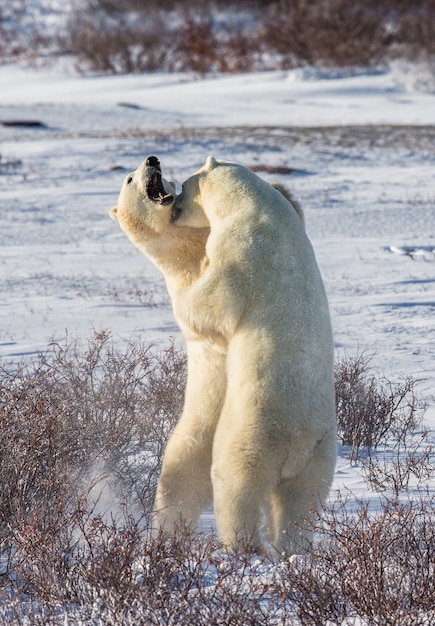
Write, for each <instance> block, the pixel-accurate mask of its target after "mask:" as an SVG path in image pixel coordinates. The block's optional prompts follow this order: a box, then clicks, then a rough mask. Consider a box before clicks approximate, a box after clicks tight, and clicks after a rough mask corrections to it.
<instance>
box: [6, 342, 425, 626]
mask: <svg viewBox="0 0 435 626" xmlns="http://www.w3.org/2000/svg"><path fill="white" fill-rule="evenodd" d="M369 362H370V361H369V359H367V358H364V357H363V356H361V355H360V356H357V357H356V358H355V359H349V358H348V359H346V360H345V361H343V362H341V363H338V364H337V369H336V385H337V390H338V394H339V418H341V420H342V422H341V427H340V437H341V440H342V441H343V443H344V442H346V445H349V446H351V447H352V446H356V449H357V450H358V459H359V458H361V459H362V460H363V461H364V463H368V464H369V465H368V469H367V465H366V466H364V465H363V469H364V467H366V469H365V470H364V473H365V475H366V476H367V479H368V487H369V488H370V487H372V488H374V489H375V491H373V492H372V494H373V497H375V498H376V502H375V506H372V505H371V502H370V499H367V500H364V501H357V500H355V497H352V494H349V495H348V497H346V498H343V496H342V495H341V494H340V493H337V494H335V497H332V498H331V499H330V504H329V505H328V506H327V507H326V509H325V511H324V515H323V516H322V519H321V520H319V521H318V524H317V528H316V536H317V541H316V544H315V549H314V551H313V553H312V554H311V555H310V556H309V557H297V558H295V559H290V560H289V559H281V558H280V557H279V558H275V556H274V555H272V557H266V556H261V557H260V556H255V557H253V556H249V555H247V554H243V553H228V552H226V551H225V550H224V549H223V548H222V547H221V546H219V544H218V543H217V541H216V538H215V537H214V536H213V535H212V534H204V533H194V534H192V535H189V534H186V533H185V532H183V529H180V533H179V535H178V536H177V537H174V538H171V540H168V539H167V538H165V537H163V536H159V537H153V538H152V537H151V536H150V532H149V523H148V522H149V514H150V509H151V504H152V501H153V498H154V492H155V486H156V480H157V476H158V473H159V470H160V466H161V460H162V454H163V451H164V448H165V445H166V441H167V438H168V436H169V433H170V431H171V429H172V427H173V425H174V423H175V421H176V419H177V418H178V415H179V414H180V410H181V407H182V402H183V389H184V384H185V375H186V372H185V365H186V363H185V357H184V354H183V353H182V352H180V351H177V350H176V349H175V347H174V346H173V345H170V346H169V347H168V349H167V350H163V351H158V350H156V349H153V348H151V347H150V346H146V345H141V344H139V345H129V346H128V347H127V348H126V349H125V350H124V351H121V350H118V349H116V348H115V346H114V344H113V341H112V338H111V336H110V334H109V333H107V332H100V333H95V334H94V336H93V337H92V338H91V339H90V340H89V342H87V344H85V345H81V344H80V343H79V342H78V341H77V340H71V339H70V338H66V340H65V342H64V343H62V344H53V345H51V346H49V348H48V350H47V352H45V353H43V354H40V355H39V356H38V358H35V359H32V360H28V361H23V362H21V363H20V364H18V365H14V366H12V365H11V366H5V365H3V366H2V368H1V369H0V421H1V428H0V624H28V623H32V624H44V625H47V626H50V625H55V624H56V625H57V624H65V623H67V622H68V624H70V625H77V626H79V625H80V626H83V625H85V624H124V625H126V626H128V625H130V624H135V626H137V625H141V624H143V625H147V626H148V625H153V624H155V625H161V624H167V625H172V624H179V623H183V624H186V625H190V624H192V625H193V624H195V626H196V625H198V626H201V625H204V626H205V625H207V626H215V625H216V626H223V625H224V624H225V625H227V624H231V625H234V626H238V625H240V626H242V625H243V626H246V625H247V624H248V625H249V624H259V623H261V624H265V625H266V626H268V625H270V626H272V625H284V624H303V625H304V626H310V625H313V626H314V625H317V624H326V623H331V624H339V623H342V622H343V621H344V620H352V619H357V618H359V619H361V620H362V623H367V624H373V625H376V624H379V625H381V624H382V625H384V624H385V625H387V626H399V625H400V626H408V625H409V626H411V625H412V626H420V625H421V626H427V624H429V623H431V622H432V621H433V620H434V619H435V613H434V606H435V582H434V581H435V577H434V574H435V571H434V569H435V524H434V521H435V520H434V510H435V508H434V500H433V494H431V493H430V491H429V490H427V491H426V490H425V487H426V486H427V485H428V480H429V478H430V476H431V472H430V471H429V469H430V468H431V467H432V465H433V463H432V464H431V461H432V460H433V449H432V448H431V447H430V446H429V445H427V446H426V447H423V448H421V447H420V448H419V450H420V452H419V453H418V455H417V456H418V459H417V460H416V454H417V449H416V448H415V446H414V444H413V443H412V441H414V440H412V439H411V443H410V439H409V437H414V436H417V437H420V438H421V437H422V436H423V434H422V433H424V431H423V430H420V431H418V433H415V432H414V428H415V427H416V426H420V425H421V414H420V413H419V412H416V407H417V406H419V403H418V401H417V400H416V398H415V393H414V389H413V384H412V382H411V381H410V380H407V381H406V382H405V383H404V384H403V385H398V386H397V387H394V388H392V387H391V385H389V384H388V385H387V386H385V385H386V383H385V381H384V380H383V379H382V378H377V377H375V376H373V375H372V374H371V373H370V370H369ZM386 389H388V394H387V393H386ZM340 390H341V391H340ZM343 390H344V392H343ZM399 390H400V392H399ZM340 394H341V395H340ZM353 394H354V397H353ZM405 398H406V402H405V400H404V399H405ZM410 399H411V400H410ZM387 400H388V401H387ZM399 400H400V401H399ZM343 402H345V404H346V403H347V404H349V403H350V404H351V405H352V407H353V409H352V411H353V412H355V410H356V407H357V406H358V405H360V406H361V410H360V411H359V412H357V415H358V420H357V422H354V421H352V419H353V418H352V419H351V416H352V415H353V413H352V412H351V413H349V412H346V411H344V409H343ZM385 405H386V406H387V407H389V410H388V411H384V410H382V411H380V410H379V409H378V407H379V406H385ZM404 406H406V410H405V409H404ZM412 407H414V408H412ZM411 408H412V410H411ZM386 414H388V419H386V418H385V416H386ZM405 416H406V419H405ZM364 420H365V421H367V422H368V426H367V424H362V422H363V421H364ZM368 427H369V431H368V433H367V432H366V430H367V428H368ZM354 428H355V430H356V431H357V433H358V436H359V437H361V438H360V439H358V441H356V440H355V438H354V437H350V433H351V432H352V429H354ZM381 442H382V443H381ZM399 444H400V453H399ZM363 446H364V450H365V454H364V455H363V454H362V450H363ZM381 448H382V450H381ZM345 450H346V448H344V453H345ZM422 450H426V452H424V453H422ZM385 451H386V452H387V454H385V455H383V456H381V454H382V453H384V452H385ZM389 451H390V452H391V451H392V452H393V455H392V456H391V454H389ZM423 457H424V458H423ZM356 458H357V457H354V460H356ZM373 458H376V459H377V461H376V463H375V462H373V460H372V459H373ZM370 464H371V466H370ZM410 467H412V468H413V469H412V470H411V474H412V472H413V471H414V470H415V468H416V467H418V470H415V471H417V472H418V480H417V481H416V482H417V484H416V486H414V487H413V489H412V490H411V489H410V483H409V480H408V478H407V475H408V474H409V468H410ZM412 475H413V476H414V477H415V474H412ZM379 489H382V495H380V496H379V495H378V494H377V491H378V490H379ZM349 623H351V622H349Z"/></svg>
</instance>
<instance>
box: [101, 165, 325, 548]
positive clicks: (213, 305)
mask: <svg viewBox="0 0 435 626" xmlns="http://www.w3.org/2000/svg"><path fill="white" fill-rule="evenodd" d="M157 163H158V162H157ZM153 165H154V166H155V163H151V162H150V159H148V160H147V162H146V164H143V166H141V168H139V169H138V170H137V172H135V173H134V174H133V175H132V176H130V177H127V179H126V181H125V182H124V186H123V188H122V190H121V194H120V197H119V200H118V206H117V208H116V209H114V210H112V217H115V218H116V219H118V220H119V222H120V224H121V227H122V228H123V229H124V230H125V232H126V233H127V234H128V236H129V237H130V239H131V240H132V241H133V243H135V245H137V246H138V247H139V248H140V249H141V250H142V251H143V252H145V254H147V255H148V256H150V258H152V259H153V260H154V262H155V263H156V264H157V265H158V266H159V267H160V269H161V270H162V272H163V273H164V275H165V278H166V282H167V285H168V290H169V292H170V294H171V296H172V298H173V303H174V313H175V316H176V318H177V321H178V322H179V324H180V326H181V328H182V330H183V332H184V334H185V336H186V341H187V353H188V379H187V387H186V397H185V405H184V409H183V414H182V416H181V418H180V420H179V422H178V424H177V426H176V428H175V430H174V433H173V435H172V437H171V439H170V441H169V443H168V446H167V449H166V452H165V457H164V462H163V468H162V473H161V477H160V481H159V485H158V489H157V495H156V502H155V518H156V526H157V527H160V528H163V529H164V530H169V531H171V530H173V529H174V528H175V527H176V525H177V524H178V523H180V521H183V522H184V523H185V524H187V525H188V526H190V527H194V526H195V524H196V522H197V519H198V517H199V515H200V513H201V511H202V510H203V509H204V508H206V507H207V506H208V505H209V504H210V503H211V502H212V501H214V505H215V514H216V522H217V526H218V531H219V536H220V538H221V539H222V541H223V542H224V543H226V544H227V545H228V546H230V547H238V546H240V545H245V544H246V543H249V544H250V545H251V546H252V547H253V548H254V549H259V548H260V546H261V537H260V530H261V523H262V513H263V512H264V513H265V514H266V524H267V526H268V529H269V539H270V541H271V542H272V544H273V545H274V546H275V547H276V548H277V549H278V550H284V551H285V552H286V553H287V554H292V553H295V552H300V551H302V550H304V549H307V548H308V547H309V542H310V531H309V524H307V520H309V518H310V517H311V515H312V514H313V512H314V511H315V509H316V508H319V506H320V503H321V501H322V500H323V499H324V498H325V497H326V495H327V493H328V490H329V487H330V484H331V481H332V477H333V472H334V467H335V460H336V422H335V408H334V384H333V354H332V352H333V346H332V335H331V329H330V322H329V313H328V306H327V301H326V296H325V293H324V289H323V284H322V280H321V277H320V275H319V272H318V269H317V264H316V261H315V258H314V254H313V251H312V248H311V245H310V243H309V241H308V239H307V237H306V234H305V231H304V228H303V224H302V222H301V220H300V219H299V217H298V215H297V213H296V211H295V210H294V208H295V207H294V206H292V203H291V197H288V198H287V199H286V198H284V197H283V195H282V193H279V192H278V191H277V190H275V189H273V188H271V187H270V186H269V185H268V184H267V183H265V182H264V181H262V180H261V179H260V178H258V177H257V176H256V175H255V174H253V173H252V172H250V171H249V170H247V169H246V168H244V167H242V166H239V165H235V164H230V163H224V162H218V161H216V160H215V159H213V158H212V157H210V158H209V159H208V160H207V162H206V164H205V166H204V167H203V168H201V169H200V170H199V171H198V172H197V173H196V174H194V175H193V176H192V177H191V178H189V179H188V180H187V181H186V182H185V184H184V185H183V191H182V193H181V194H180V196H178V197H177V198H176V200H175V203H174V204H173V205H172V199H171V201H169V200H168V198H169V195H170V193H171V191H170V190H169V187H168V184H167V183H166V181H164V179H161V173H160V168H159V167H158V169H156V168H155V167H153ZM159 176H160V178H159ZM130 178H132V180H131V181H130V182H128V181H129V179H130ZM152 180H154V182H152V183H151V182H150V181H152ZM156 181H157V182H156ZM162 181H163V182H162ZM132 183H133V185H134V186H133V187H132V186H131V185H132ZM159 185H160V186H161V188H162V189H161V190H159V192H158V193H156V189H157V187H159ZM153 196H154V197H153ZM162 198H166V200H164V201H163V200H162ZM289 200H290V202H289ZM157 203H160V206H156V205H157ZM165 204H167V205H169V204H171V207H170V210H168V208H167V206H165ZM210 227H211V230H210ZM209 233H210V234H209ZM183 243H184V245H183Z"/></svg>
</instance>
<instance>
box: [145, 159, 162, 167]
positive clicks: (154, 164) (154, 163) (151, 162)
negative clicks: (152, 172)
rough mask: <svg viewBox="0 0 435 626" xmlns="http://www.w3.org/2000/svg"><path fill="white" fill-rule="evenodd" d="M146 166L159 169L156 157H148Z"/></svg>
mask: <svg viewBox="0 0 435 626" xmlns="http://www.w3.org/2000/svg"><path fill="white" fill-rule="evenodd" d="M146 165H148V166H149V167H158V168H159V169H160V161H159V160H158V158H157V157H156V156H149V157H148V158H147V160H146Z"/></svg>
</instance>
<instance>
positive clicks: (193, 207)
mask: <svg viewBox="0 0 435 626" xmlns="http://www.w3.org/2000/svg"><path fill="white" fill-rule="evenodd" d="M277 192H278V193H277ZM283 199H284V200H285V201H286V205H287V206H288V207H289V208H290V206H291V207H292V208H293V209H294V211H295V212H296V214H297V215H298V216H299V218H300V220H301V222H302V223H304V215H303V211H302V208H301V206H300V204H299V202H298V201H297V200H296V199H295V198H294V197H293V196H292V194H291V193H290V191H289V190H288V189H287V188H286V187H285V186H284V185H283V184H282V183H278V182H271V183H267V182H266V181H264V180H262V179H261V178H260V177H259V176H257V175H256V174H255V173H254V172H253V171H252V170H250V169H249V168H247V167H244V166H243V165H240V164H238V163H233V162H231V161H224V160H221V159H219V160H218V159H215V158H214V157H212V156H209V157H207V160H206V162H205V164H204V165H203V166H202V167H201V168H200V169H199V170H197V171H196V172H195V173H194V174H193V175H192V176H191V177H190V178H188V179H187V180H186V181H185V182H184V183H183V187H182V191H181V193H180V194H178V195H177V196H176V197H175V199H174V203H173V205H172V221H173V222H174V223H177V224H179V225H180V226H189V227H191V228H206V227H210V222H211V221H212V218H213V217H218V218H219V219H220V218H223V217H225V216H227V215H229V214H231V213H234V211H236V210H240V209H241V208H243V207H244V206H247V205H249V203H252V202H253V203H258V202H260V203H261V201H263V203H264V205H265V206H268V205H273V204H276V203H277V202H278V203H280V204H281V205H282V203H283ZM289 205H290V206H289Z"/></svg>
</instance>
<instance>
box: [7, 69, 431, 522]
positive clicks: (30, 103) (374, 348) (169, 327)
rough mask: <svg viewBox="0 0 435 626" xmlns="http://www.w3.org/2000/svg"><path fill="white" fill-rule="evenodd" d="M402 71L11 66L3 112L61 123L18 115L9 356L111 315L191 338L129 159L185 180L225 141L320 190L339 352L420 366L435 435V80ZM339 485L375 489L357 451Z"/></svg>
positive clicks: (291, 182) (390, 367) (343, 463)
mask: <svg viewBox="0 0 435 626" xmlns="http://www.w3.org/2000/svg"><path fill="white" fill-rule="evenodd" d="M397 76H398V74H397V71H396V72H394V73H393V72H391V71H383V72H377V73H376V72H359V73H355V74H350V75H344V74H343V75H340V74H339V73H337V72H335V73H334V72H330V73H329V74H328V73H323V74H321V73H319V72H314V71H307V70H304V71H300V70H295V71H287V72H265V73H253V74H246V75H236V76H216V77H212V78H207V79H198V78H196V77H194V76H191V75H187V74H184V75H181V74H174V75H167V74H152V75H139V76H114V77H107V76H93V77H89V76H88V77H83V76H77V75H75V74H74V73H73V72H72V71H70V70H68V71H67V70H65V71H62V72H61V71H60V70H59V68H57V69H50V70H47V69H40V70H37V69H28V68H27V69H24V68H22V67H18V66H14V65H9V66H3V67H0V84H1V90H0V121H8V120H14V119H15V120H26V119H27V120H29V119H31V120H37V121H40V122H42V123H43V124H44V126H42V127H40V128H38V127H36V128H30V127H15V126H0V137H1V144H0V157H1V161H0V207H1V208H0V215H1V229H0V244H1V245H0V271H1V273H0V356H1V357H2V359H4V360H16V359H18V358H19V357H20V356H22V355H30V354H34V353H35V352H37V351H38V350H44V349H46V347H47V345H48V343H49V342H50V341H52V340H55V341H62V338H63V337H64V336H65V333H66V332H68V333H69V334H70V335H77V336H78V337H80V338H83V339H86V338H87V337H88V336H89V334H90V333H91V330H92V329H93V328H96V329H99V328H108V329H110V330H112V332H113V333H114V334H115V337H116V340H117V341H118V342H119V344H120V345H123V344H124V343H126V342H127V341H130V340H132V339H133V340H134V339H135V338H136V337H141V338H142V339H144V340H146V341H149V342H152V343H156V344H159V345H166V344H167V343H168V341H169V338H170V337H175V338H176V341H177V342H178V343H179V344H180V345H182V337H181V334H180V332H179V330H178V328H177V325H176V323H175V321H174V318H173V315H172V311H171V306H170V301H169V298H168V296H167V294H166V290H165V285H164V282H163V279H162V277H161V275H160V273H159V272H158V270H157V269H156V268H155V267H154V266H153V265H152V264H151V263H150V262H149V261H148V260H147V259H146V258H145V257H144V256H143V255H141V254H140V253H139V252H138V251H137V250H136V249H135V248H134V247H133V246H132V245H131V243H130V242H129V241H128V240H127V238H126V237H125V235H123V233H122V232H121V231H120V229H119V227H118V226H117V225H116V224H115V223H114V222H112V221H111V220H110V219H109V217H108V211H109V209H110V208H111V207H112V206H113V205H114V204H115V203H116V200H117V196H118V193H119V190H120V187H121V184H122V180H123V178H124V176H125V174H126V173H127V172H128V171H130V170H133V169H135V168H136V167H137V166H138V165H139V163H140V162H141V161H142V160H143V158H145V157H146V156H148V155H150V154H156V155H157V156H158V157H159V158H160V160H161V162H162V166H163V170H164V175H165V176H166V177H168V178H172V179H174V180H175V181H176V182H177V184H178V185H180V183H181V182H182V181H183V180H184V179H185V178H186V177H187V176H188V175H189V174H191V173H192V172H193V171H194V170H195V169H196V168H197V167H198V166H199V165H201V164H202V163H203V162H204V160H205V158H206V157H207V155H208V154H211V153H212V154H214V155H215V156H216V157H219V158H229V159H232V160H235V161H238V162H240V163H243V164H245V165H248V166H250V165H256V166H259V167H260V168H261V166H270V165H272V166H287V167H289V168H291V169H294V173H292V174H288V175H279V176H276V175H273V174H267V173H266V172H262V171H259V175H261V176H264V177H265V178H266V179H268V180H270V179H273V178H279V179H280V180H282V181H283V182H285V184H286V185H288V186H289V187H290V188H291V190H292V191H293V193H294V194H295V195H296V196H297V197H299V198H300V200H301V202H302V205H303V207H304V210H305V214H306V221H307V231H308V234H309V236H310V238H311V240H312V242H313V245H314V248H315V251H316V255H317V258H318V261H319V265H320V268H321V271H322V274H323V276H324V280H325V284H326V288H327V292H328V296H329V301H330V307H331V313H332V319H333V326H334V333H335V343H336V351H337V358H340V357H342V356H344V355H348V356H355V355H356V354H357V353H360V352H362V351H364V352H366V353H368V354H371V355H373V360H372V362H373V365H374V367H375V368H376V369H377V370H378V371H379V372H380V373H381V374H383V375H385V376H386V377H388V378H389V379H390V380H392V381H400V380H403V377H404V376H406V375H408V374H410V375H412V376H413V377H414V379H415V380H416V381H417V392H418V395H419V397H421V399H422V400H423V401H425V402H426V403H427V405H428V409H427V412H426V426H427V427H428V428H429V429H430V437H429V439H430V440H432V441H433V440H434V439H435V437H434V433H435V409H434V401H433V394H434V389H435V372H434V354H435V332H434V330H435V265H434V260H435V258H434V249H435V243H434V240H435V177H434V166H435V147H434V146H435V142H434V139H435V127H434V123H435V95H434V94H430V93H418V92H412V91H409V90H407V88H406V86H405V85H404V84H401V83H400V81H398V79H397ZM407 84H408V83H407ZM428 127H429V128H428ZM334 489H346V490H350V491H352V493H354V494H355V495H359V494H361V493H362V492H364V490H365V489H367V484H366V483H365V482H364V481H363V480H362V479H361V475H360V473H359V472H358V468H357V467H355V466H353V465H351V464H350V463H349V460H348V458H346V457H345V456H342V457H340V458H339V462H338V466H337V472H336V480H335V483H334ZM206 519H208V521H210V520H209V518H206Z"/></svg>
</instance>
